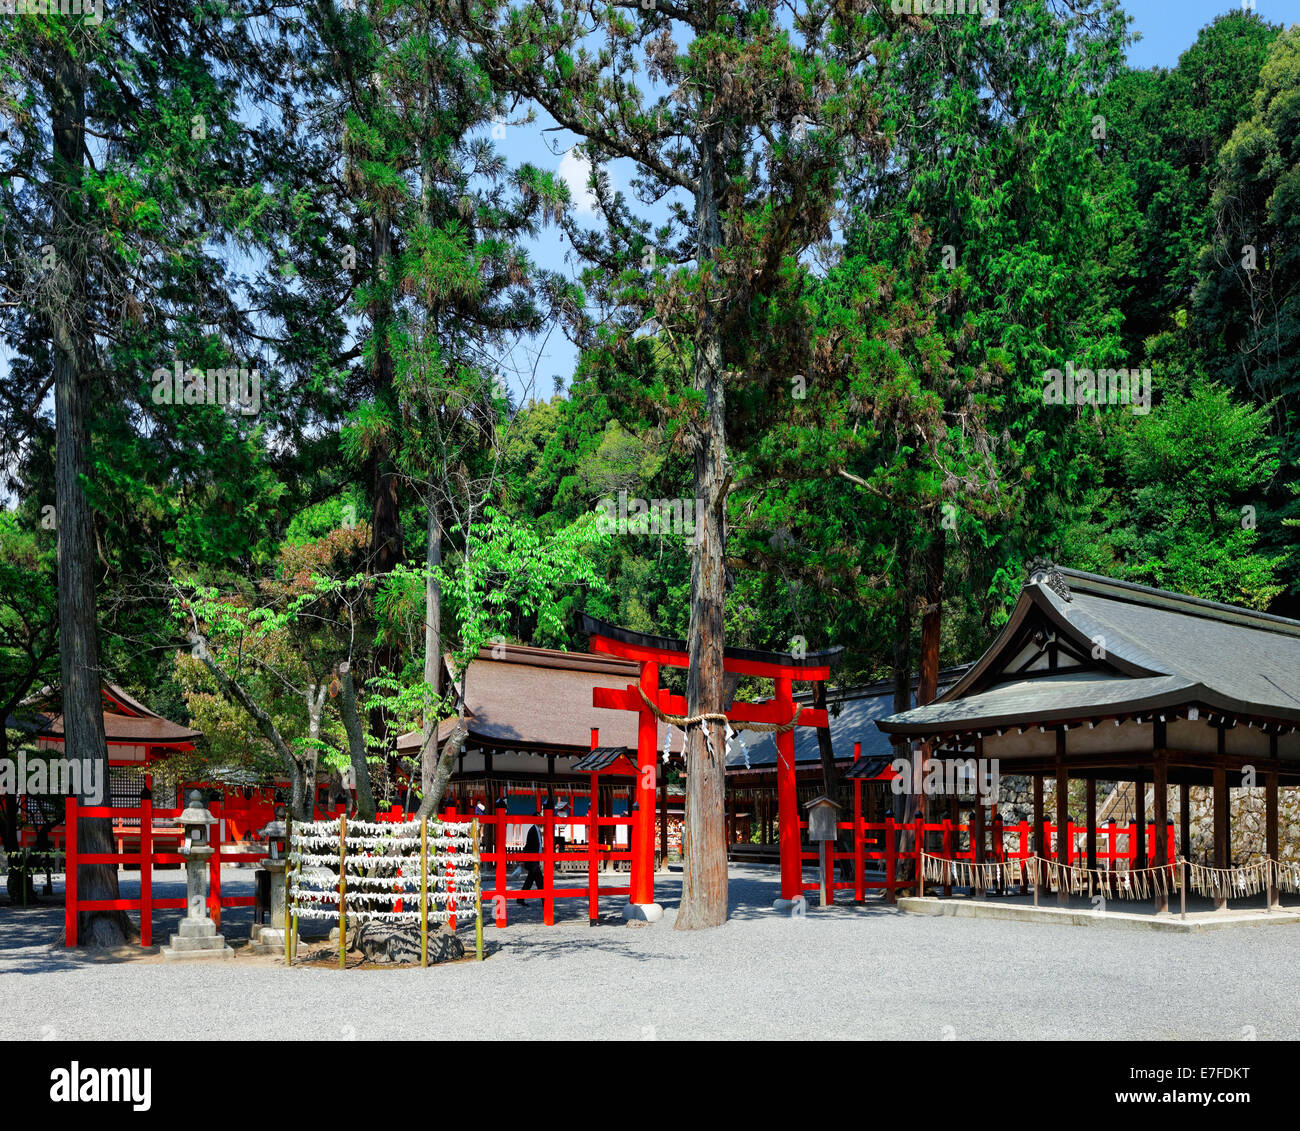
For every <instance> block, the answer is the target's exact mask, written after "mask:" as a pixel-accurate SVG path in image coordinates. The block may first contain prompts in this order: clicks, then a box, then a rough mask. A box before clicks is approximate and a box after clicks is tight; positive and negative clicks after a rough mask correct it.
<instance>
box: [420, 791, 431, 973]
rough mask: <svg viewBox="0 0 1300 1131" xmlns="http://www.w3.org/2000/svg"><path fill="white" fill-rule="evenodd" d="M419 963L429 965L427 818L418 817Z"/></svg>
mask: <svg viewBox="0 0 1300 1131" xmlns="http://www.w3.org/2000/svg"><path fill="white" fill-rule="evenodd" d="M420 965H421V966H428V965H429V818H428V817H421V818H420Z"/></svg>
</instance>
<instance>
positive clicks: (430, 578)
mask: <svg viewBox="0 0 1300 1131" xmlns="http://www.w3.org/2000/svg"><path fill="white" fill-rule="evenodd" d="M425 506H426V508H427V510H428V535H427V539H426V542H425V552H424V565H425V570H426V577H425V581H424V683H425V690H426V693H427V694H429V695H432V696H434V697H435V699H436V698H437V697H438V696H439V695H440V694H441V692H442V586H441V585H440V584H439V582H438V577H437V569H438V567H439V566H440V565H442V514H441V512H440V511H439V509H438V495H437V488H436V487H435V486H434V485H433V484H430V485H429V489H428V492H427V493H426V497H425ZM447 745H450V742H448V744H447ZM437 776H438V718H437V712H436V711H435V710H433V708H432V707H429V708H426V710H425V714H424V733H423V735H422V736H421V742H420V793H421V795H422V796H421V799H420V809H419V812H420V815H421V816H424V817H427V816H429V815H431V814H432V813H433V812H435V811H436V810H437V807H438V805H439V803H440V802H441V801H442V790H439V791H438V795H437V796H434V788H435V781H436V779H437ZM442 789H443V790H445V789H446V779H445V778H444V780H443V787H442Z"/></svg>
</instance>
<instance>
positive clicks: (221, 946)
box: [158, 918, 235, 962]
mask: <svg viewBox="0 0 1300 1131" xmlns="http://www.w3.org/2000/svg"><path fill="white" fill-rule="evenodd" d="M158 953H159V954H161V955H162V956H163V958H164V959H165V960H166V961H168V962H172V961H175V960H176V959H181V958H233V957H234V956H235V952H234V950H233V949H232V948H231V947H230V946H228V945H227V944H226V940H225V939H224V938H223V937H222V936H221V935H219V934H218V933H217V926H216V924H215V923H213V921H212V920H211V919H208V918H203V919H182V920H181V924H180V928H179V930H178V931H177V932H176V934H174V935H172V942H171V946H164V947H160V948H159V950H158Z"/></svg>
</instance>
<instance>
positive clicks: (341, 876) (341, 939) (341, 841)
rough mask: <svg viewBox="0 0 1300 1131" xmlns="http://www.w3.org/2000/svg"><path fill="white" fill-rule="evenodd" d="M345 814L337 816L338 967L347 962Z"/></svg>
mask: <svg viewBox="0 0 1300 1131" xmlns="http://www.w3.org/2000/svg"><path fill="white" fill-rule="evenodd" d="M346 866H347V815H346V814H342V813H341V814H339V816H338V969H339V970H344V969H346V966H347V962H346V961H344V956H346V954H347V871H346Z"/></svg>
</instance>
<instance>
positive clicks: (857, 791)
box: [853, 742, 867, 904]
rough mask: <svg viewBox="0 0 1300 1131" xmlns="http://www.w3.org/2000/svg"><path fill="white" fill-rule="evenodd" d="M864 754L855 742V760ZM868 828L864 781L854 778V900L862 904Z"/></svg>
mask: <svg viewBox="0 0 1300 1131" xmlns="http://www.w3.org/2000/svg"><path fill="white" fill-rule="evenodd" d="M861 756H862V743H860V742H855V743H854V744H853V761H854V762H857V760H858V759H859V758H860V757H861ZM865 837H866V829H864V828H863V827H862V782H861V780H860V779H858V778H854V779H853V902H854V903H855V904H861V903H862V901H863V900H864V899H865V898H866V894H867V893H866V882H867V876H866V872H867V860H866V854H865V853H864V852H863V840H864V839H865Z"/></svg>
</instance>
